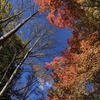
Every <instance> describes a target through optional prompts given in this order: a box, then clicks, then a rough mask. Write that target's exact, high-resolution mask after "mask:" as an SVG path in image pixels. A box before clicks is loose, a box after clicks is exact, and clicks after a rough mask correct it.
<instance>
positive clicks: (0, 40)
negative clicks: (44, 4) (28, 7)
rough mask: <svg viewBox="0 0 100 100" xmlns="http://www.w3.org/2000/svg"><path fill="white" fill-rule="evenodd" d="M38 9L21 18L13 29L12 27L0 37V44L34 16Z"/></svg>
mask: <svg viewBox="0 0 100 100" xmlns="http://www.w3.org/2000/svg"><path fill="white" fill-rule="evenodd" d="M38 12H39V11H37V12H35V13H34V14H32V15H31V16H29V17H28V18H26V19H25V20H23V21H22V22H21V23H19V24H18V25H17V26H16V27H15V28H14V29H12V30H11V31H10V32H8V33H6V34H4V35H3V36H1V37H0V44H2V43H4V42H5V41H6V40H7V39H8V38H9V37H11V36H12V35H13V34H14V33H16V32H17V31H18V30H19V29H20V28H21V27H22V26H23V25H24V24H25V23H26V22H27V21H28V20H30V19H31V18H32V17H34V16H35V15H36V14H37V13H38Z"/></svg>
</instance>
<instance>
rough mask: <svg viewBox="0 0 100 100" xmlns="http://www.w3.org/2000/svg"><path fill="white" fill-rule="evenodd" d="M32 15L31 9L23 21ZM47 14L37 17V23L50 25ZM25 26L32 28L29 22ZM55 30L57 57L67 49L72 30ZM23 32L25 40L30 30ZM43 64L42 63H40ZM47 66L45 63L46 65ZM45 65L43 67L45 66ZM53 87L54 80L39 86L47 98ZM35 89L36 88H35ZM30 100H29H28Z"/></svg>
mask: <svg viewBox="0 0 100 100" xmlns="http://www.w3.org/2000/svg"><path fill="white" fill-rule="evenodd" d="M30 14H31V10H30V9H29V10H27V11H26V12H25V13H24V14H23V17H22V19H23V18H26V17H28V16H29V15H30ZM46 15H47V14H46V13H44V14H40V16H41V17H40V16H39V17H35V20H36V21H38V20H41V19H42V20H43V21H44V22H46V23H49V24H50V22H49V21H48V20H47V18H46ZM25 25H27V27H29V26H30V24H29V23H28V22H27V23H26V24H25ZM53 28H54V30H55V35H54V38H55V39H56V40H58V45H57V46H56V48H55V50H56V51H57V54H56V55H55V56H60V52H61V51H63V50H64V48H66V46H67V39H68V38H69V37H70V36H71V35H72V34H71V32H72V31H71V29H68V28H60V29H58V28H57V27H56V26H53ZM21 31H22V32H23V33H24V37H23V40H25V39H26V38H27V37H28V28H26V27H22V28H21V29H20V30H19V31H18V32H19V34H20V32H21ZM52 60H53V58H52V59H50V60H49V61H48V62H51V61H52ZM40 63H41V62H40ZM44 64H45V63H44ZM44 64H43V65H44ZM26 67H28V66H26ZM27 74H28V73H25V74H23V76H22V79H21V81H19V83H20V82H21V83H23V82H24V83H25V81H26V77H27ZM43 81H44V80H42V79H40V83H42V82H43ZM37 85H38V83H37ZM51 86H52V80H51V81H50V82H46V83H45V82H44V83H43V84H41V85H40V86H39V88H40V90H41V91H44V94H45V96H46V95H47V90H48V89H49V88H50V87H51ZM33 88H34V87H33ZM32 97H34V100H35V99H36V96H35V94H33V95H31V96H30V98H32ZM27 100H28V99H27Z"/></svg>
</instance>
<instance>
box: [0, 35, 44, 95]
mask: <svg viewBox="0 0 100 100" xmlns="http://www.w3.org/2000/svg"><path fill="white" fill-rule="evenodd" d="M43 36H44V34H42V35H41V36H39V37H38V39H37V40H36V41H35V43H34V44H33V46H32V47H31V48H30V49H29V51H28V52H27V53H26V54H25V56H24V58H23V59H22V60H21V62H20V63H19V65H18V66H17V67H16V69H15V70H14V72H13V73H12V75H11V77H10V78H9V80H8V82H7V83H6V84H5V85H4V87H3V88H2V90H1V91H0V97H1V96H2V95H3V93H4V91H5V90H6V88H7V87H8V85H9V84H10V83H11V81H12V79H13V78H14V76H15V75H16V73H17V71H18V69H19V68H20V66H21V65H22V64H23V62H24V61H25V60H26V58H27V57H28V55H29V54H30V52H31V51H32V49H33V48H34V47H35V46H36V44H37V43H38V42H39V40H40V39H41V38H42V37H43Z"/></svg>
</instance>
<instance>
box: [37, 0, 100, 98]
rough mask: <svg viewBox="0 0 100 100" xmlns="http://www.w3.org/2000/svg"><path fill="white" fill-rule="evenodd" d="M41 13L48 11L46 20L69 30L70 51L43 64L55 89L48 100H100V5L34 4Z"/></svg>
mask: <svg viewBox="0 0 100 100" xmlns="http://www.w3.org/2000/svg"><path fill="white" fill-rule="evenodd" d="M35 2H36V3H37V4H38V5H39V6H40V9H39V10H40V12H44V11H48V16H47V18H48V20H49V21H50V22H51V24H53V25H56V26H58V27H59V28H62V27H65V28H71V29H72V34H73V35H72V36H71V37H70V38H69V39H68V44H69V47H66V49H65V50H64V51H63V52H62V56H61V57H56V58H54V60H53V61H52V62H51V63H47V64H46V69H47V70H48V69H52V72H51V76H52V77H53V79H54V83H53V85H54V86H55V88H54V89H51V90H50V91H49V95H48V98H49V99H50V100H92V99H93V100H99V99H100V92H99V88H100V81H99V80H100V77H99V75H100V68H99V67H100V66H99V65H100V63H99V61H100V59H99V56H100V54H99V52H100V50H99V48H100V31H99V29H100V1H99V0H36V1H35Z"/></svg>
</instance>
